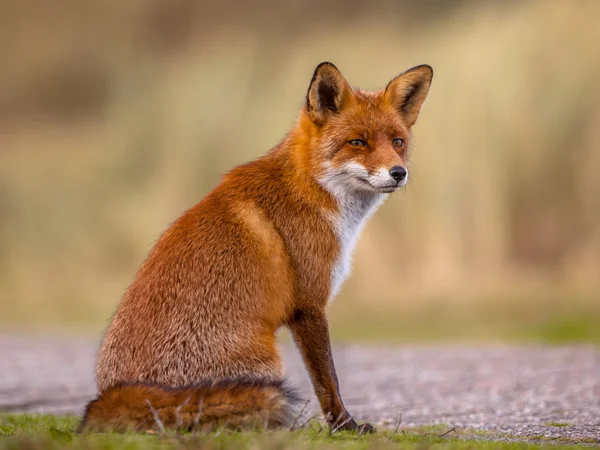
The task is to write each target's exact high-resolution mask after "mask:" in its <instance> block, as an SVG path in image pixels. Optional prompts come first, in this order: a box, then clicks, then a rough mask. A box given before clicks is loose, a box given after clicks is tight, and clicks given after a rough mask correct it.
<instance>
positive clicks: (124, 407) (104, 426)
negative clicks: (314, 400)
mask: <svg viewBox="0 0 600 450" xmlns="http://www.w3.org/2000/svg"><path fill="white" fill-rule="evenodd" d="M298 400H299V399H298V397H297V396H296V394H295V393H294V392H293V391H292V390H291V389H290V388H288V387H286V386H284V384H283V382H280V381H243V380H223V381H219V382H215V383H202V384H197V385H193V386H188V387H182V388H172V387H167V386H161V385H152V384H142V383H132V384H121V385H118V386H115V387H112V388H110V389H107V390H106V391H104V392H102V393H101V394H100V395H99V396H98V398H97V399H96V400H94V401H92V402H90V403H89V404H88V405H87V407H86V409H85V414H84V416H83V421H82V422H81V425H80V426H79V431H81V432H85V431H101V432H104V431H115V432H125V431H148V430H154V431H158V432H160V431H164V429H169V428H170V429H183V430H190V431H210V430H212V429H214V428H216V427H227V428H235V429H247V428H252V427H256V426H260V427H266V428H276V427H281V426H290V425H291V423H292V421H293V420H294V418H295V417H294V416H295V409H296V406H297V403H298Z"/></svg>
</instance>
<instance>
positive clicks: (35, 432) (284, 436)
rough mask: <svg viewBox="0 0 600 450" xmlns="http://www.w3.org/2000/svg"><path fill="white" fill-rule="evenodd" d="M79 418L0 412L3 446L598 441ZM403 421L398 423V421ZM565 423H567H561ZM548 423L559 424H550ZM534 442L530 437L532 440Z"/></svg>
mask: <svg viewBox="0 0 600 450" xmlns="http://www.w3.org/2000/svg"><path fill="white" fill-rule="evenodd" d="M78 423H79V418H77V417H73V416H59V417H57V416H51V415H20V414H18V415H8V414H4V415H0V437H3V438H4V439H1V440H0V450H9V449H10V450H13V449H14V450H17V449H23V448H26V449H29V450H36V449H65V448H84V449H86V450H94V449H104V450H109V449H127V450H138V449H146V448H148V449H197V448H201V449H210V450H212V449H215V450H216V449H220V450H225V449H230V448H231V449H246V448H247V449H256V448H264V449H274V450H275V449H282V448H290V449H297V450H306V449H315V448H327V449H332V450H333V449H349V450H350V449H353V450H366V449H377V450H385V449H393V448H404V449H408V450H412V449H415V450H427V449H436V450H540V449H545V448H548V449H550V448H551V449H553V450H560V449H566V448H568V449H569V450H580V449H585V448H589V445H590V444H595V443H596V440H594V439H586V438H584V439H577V438H573V437H561V438H544V437H543V436H535V437H534V436H532V437H531V438H529V439H527V438H525V439H524V438H523V437H515V436H511V435H507V434H503V433H496V432H485V431H481V430H476V429H472V428H471V429H470V428H456V427H452V428H450V427H449V426H447V425H443V424H440V425H434V426H425V427H404V426H403V427H402V429H400V430H398V428H396V430H395V431H393V430H392V427H393V426H394V424H386V428H387V429H385V428H382V427H380V429H379V430H378V432H377V433H375V434H370V435H362V436H357V435H356V433H351V432H345V431H338V432H336V433H329V432H328V431H326V430H325V431H323V427H322V425H321V424H320V423H319V422H318V421H317V420H312V421H310V422H309V423H308V425H307V426H305V427H303V429H302V430H299V431H294V432H290V431H268V432H264V431H263V432H261V431H251V432H232V431H228V430H221V429H219V430H217V431H214V432H210V433H205V434H200V433H187V432H180V433H169V432H167V433H166V434H164V435H159V436H157V435H151V434H149V433H127V434H114V433H112V434H111V433H88V434H83V435H78V434H76V433H75V430H76V428H77V424H78ZM398 425H399V424H398ZM560 425H561V426H564V424H560ZM548 426H555V425H552V424H549V425H548ZM528 441H529V442H528Z"/></svg>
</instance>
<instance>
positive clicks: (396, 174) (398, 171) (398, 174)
mask: <svg viewBox="0 0 600 450" xmlns="http://www.w3.org/2000/svg"><path fill="white" fill-rule="evenodd" d="M390 175H391V176H392V178H393V179H394V180H396V181H402V180H404V179H405V178H406V175H408V172H407V171H406V169H405V168H404V167H402V166H394V167H392V168H391V169H390Z"/></svg>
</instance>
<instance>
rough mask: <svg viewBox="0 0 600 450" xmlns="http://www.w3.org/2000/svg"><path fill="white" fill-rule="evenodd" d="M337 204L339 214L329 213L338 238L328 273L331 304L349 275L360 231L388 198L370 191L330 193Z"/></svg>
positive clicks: (338, 191)
mask: <svg viewBox="0 0 600 450" xmlns="http://www.w3.org/2000/svg"><path fill="white" fill-rule="evenodd" d="M330 192H331V193H332V194H333V195H334V197H335V199H336V200H337V203H338V208H339V212H338V213H337V214H335V215H334V214H331V213H330V214H328V217H327V218H328V220H329V221H330V223H331V226H332V228H333V231H334V233H335V235H336V237H337V239H338V243H339V247H340V251H339V255H338V257H337V260H336V261H335V262H334V265H333V269H332V271H331V287H330V290H329V301H330V302H331V301H332V300H333V298H334V297H335V296H336V294H337V293H338V292H339V290H340V288H341V286H342V283H343V282H344V280H345V279H346V278H347V277H348V275H350V270H351V265H352V253H353V251H354V248H355V247H356V244H357V242H358V238H359V236H360V232H361V231H362V229H363V227H364V225H365V223H366V222H367V219H368V218H369V217H370V216H371V215H372V214H373V213H374V212H375V211H376V210H377V208H378V207H379V206H380V205H381V204H382V203H383V201H384V200H385V199H386V198H387V197H388V196H387V194H377V193H370V192H357V191H353V192H342V191H340V190H334V191H330Z"/></svg>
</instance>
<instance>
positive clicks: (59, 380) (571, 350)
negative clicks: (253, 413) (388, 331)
mask: <svg viewBox="0 0 600 450" xmlns="http://www.w3.org/2000/svg"><path fill="white" fill-rule="evenodd" d="M0 349H1V350H0V355H1V360H0V411H8V412H15V413H16V412H46V413H57V414H60V413H73V414H80V413H81V412H82V409H83V406H84V404H85V403H86V402H87V401H89V400H91V399H92V398H93V397H94V394H95V385H94V378H93V366H94V353H95V349H96V342H94V341H92V340H85V339H72V338H71V339H66V338H58V337H35V338H32V337H20V336H14V335H5V336H2V335H0ZM282 350H283V353H284V360H285V362H286V372H287V373H288V377H289V378H290V379H291V380H292V382H293V384H295V385H296V386H297V387H298V388H299V389H300V391H301V392H302V394H303V395H304V397H305V398H306V399H311V401H310V403H309V409H310V408H311V407H312V409H313V410H314V412H315V413H316V412H317V410H316V408H317V402H316V399H315V398H314V396H313V395H312V391H311V389H310V384H309V381H308V378H307V375H306V373H305V371H304V369H303V366H302V363H301V361H300V359H299V357H298V355H297V353H296V351H295V350H294V349H293V348H292V347H284V348H283V349H282ZM334 356H335V360H336V366H337V371H338V376H339V378H340V384H341V389H342V396H343V398H344V401H345V403H346V406H347V408H348V410H349V411H350V412H351V413H352V414H353V415H354V416H355V417H356V418H357V419H360V420H368V421H370V422H372V423H374V424H378V425H379V426H390V427H393V426H394V425H395V423H396V421H397V417H398V414H399V413H400V414H401V415H402V427H408V426H414V425H428V424H446V425H448V426H449V427H459V428H460V427H471V428H475V429H480V430H487V431H491V432H493V433H494V434H497V433H507V434H509V435H512V436H523V437H528V438H532V437H540V436H543V437H547V438H556V437H561V438H570V439H575V440H579V439H583V440H585V441H587V442H590V443H591V442H594V441H595V442H598V443H600V348H597V347H585V346H577V347H558V348H545V347H504V346H485V347H467V346H463V347H458V346H450V347H367V346H341V347H340V346H338V347H336V348H334ZM552 423H554V424H557V423H558V424H564V425H565V426H553V425H552Z"/></svg>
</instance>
